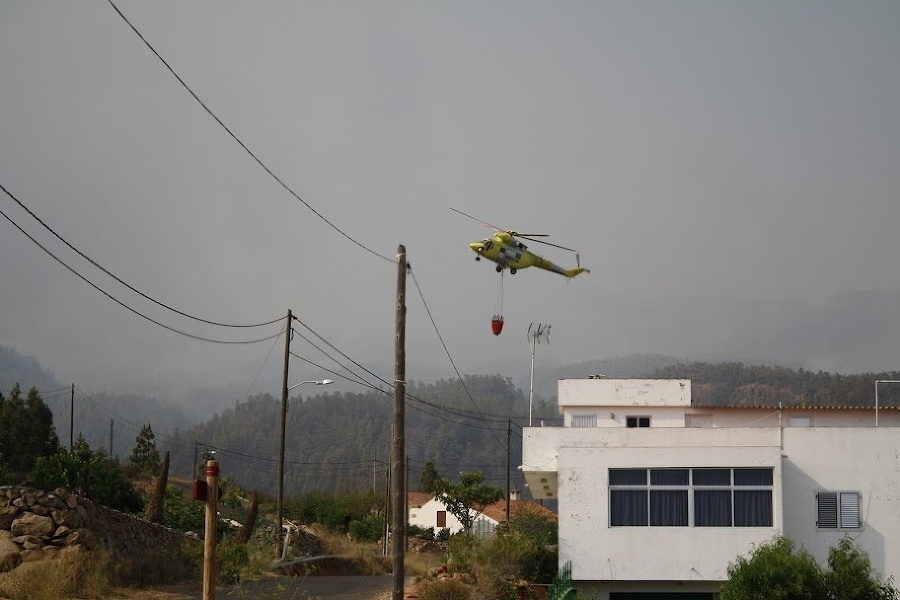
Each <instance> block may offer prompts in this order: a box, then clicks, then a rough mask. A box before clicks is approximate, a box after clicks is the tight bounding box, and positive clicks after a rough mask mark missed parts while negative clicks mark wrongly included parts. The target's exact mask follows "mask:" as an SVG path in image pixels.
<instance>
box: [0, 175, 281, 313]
mask: <svg viewBox="0 0 900 600" xmlns="http://www.w3.org/2000/svg"><path fill="white" fill-rule="evenodd" d="M0 190H3V191H4V192H5V193H6V195H7V196H9V197H10V198H12V199H13V200H14V201H15V202H16V204H18V205H19V206H21V207H22V208H23V209H24V210H25V212H27V213H28V214H29V215H31V217H32V218H33V219H34V220H35V221H37V222H38V223H40V224H41V225H43V226H44V229H46V230H47V231H49V232H50V233H52V234H53V235H54V236H55V237H56V239H58V240H59V241H61V242H62V243H63V244H65V245H66V246H68V247H69V248H71V249H72V250H74V251H75V252H76V253H77V254H78V255H79V256H80V257H81V258H83V259H85V260H86V261H88V262H89V263H91V264H92V265H94V266H95V267H97V268H98V269H100V270H101V271H103V272H104V273H106V274H107V275H109V276H110V277H112V278H113V279H115V280H116V281H118V282H119V283H121V284H122V285H124V286H125V287H127V288H128V289H129V290H131V291H132V292H134V293H135V294H138V295H139V296H141V297H143V298H146V299H147V300H149V301H150V302H153V303H154V304H156V305H158V306H161V307H163V308H165V309H167V310H170V311H172V312H173V313H176V314H179V315H181V316H182V317H187V318H188V319H193V320H195V321H199V322H201V323H206V324H208V325H218V326H219V327H236V328H250V327H265V326H266V325H272V324H273V323H277V322H278V321H280V320H281V319H282V318H283V317H279V318H277V319H272V320H271V321H266V322H265V323H254V324H253V325H234V324H230V323H220V322H218V321H208V320H207V319H201V318H200V317H195V316H193V315H189V314H188V313H186V312H182V311H180V310H178V309H177V308H172V307H171V306H169V305H168V304H165V303H163V302H160V301H158V300H156V299H154V298H151V297H150V296H148V295H147V294H145V293H144V292H142V291H140V290H138V289H136V288H134V287H132V286H131V285H130V284H128V283H127V282H125V281H123V280H122V279H121V278H119V277H118V276H117V275H115V274H114V273H112V272H110V271H109V270H107V269H106V268H105V267H104V266H102V265H100V264H99V263H97V262H96V261H95V260H94V259H92V258H91V257H90V256H88V255H87V254H85V253H84V252H82V251H81V250H79V249H78V248H76V247H75V246H73V245H72V244H70V243H69V241H68V240H66V239H65V238H64V237H62V236H61V235H60V234H58V233H57V232H56V231H54V230H53V228H52V227H50V226H49V225H47V223H45V222H44V221H43V220H42V219H41V218H40V217H39V216H37V215H36V214H34V212H32V210H31V209H30V208H28V207H27V206H25V205H24V204H23V203H22V201H21V200H19V199H18V198H16V197H15V196H14V195H13V194H12V193H10V191H9V190H7V189H6V188H5V187H4V186H3V184H2V183H0Z"/></svg>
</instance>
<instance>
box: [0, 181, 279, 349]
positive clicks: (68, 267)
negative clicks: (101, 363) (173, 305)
mask: <svg viewBox="0 0 900 600" xmlns="http://www.w3.org/2000/svg"><path fill="white" fill-rule="evenodd" d="M3 191H4V192H6V193H7V194H9V192H8V191H7V190H6V189H5V188H4V189H3ZM10 197H12V195H11V194H10ZM0 215H3V216H4V217H5V218H6V220H7V221H9V222H10V223H12V224H13V226H14V227H15V228H16V229H18V230H19V231H20V232H21V233H22V235H24V236H25V237H27V238H28V239H29V240H31V241H32V242H33V243H34V244H35V245H36V246H37V247H38V248H40V249H41V250H43V251H44V252H46V253H47V254H48V255H50V257H51V258H53V260H55V261H56V262H58V263H59V264H61V265H62V266H64V267H65V268H66V269H68V270H69V271H70V272H71V273H72V274H74V275H76V276H77V277H78V278H79V279H81V280H82V281H84V282H85V283H87V284H88V285H90V286H91V287H92V288H94V289H95V290H97V291H98V292H100V293H101V294H103V295H104V296H106V297H107V298H109V299H110V300H112V301H113V302H115V303H116V304H118V305H119V306H121V307H122V308H124V309H126V310H128V311H129V312H132V313H134V314H136V315H137V316H139V317H141V318H142V319H145V320H147V321H150V322H151V323H153V324H154V325H158V326H160V327H162V328H163V329H168V330H169V331H171V332H173V333H178V334H180V335H183V336H185V337H189V338H191V339H195V340H199V341H201V342H211V343H214V344H256V343H259V342H265V341H267V340H271V339H272V338H276V337H278V336H280V335H281V332H279V333H276V334H275V335H270V336H267V337H264V338H259V339H255V340H239V341H232V340H216V339H212V338H205V337H202V336H199V335H194V334H192V333H187V332H185V331H181V330H180V329H175V328H174V327H169V326H168V325H165V324H163V323H160V322H159V321H157V320H156V319H153V318H151V317H148V316H147V315H145V314H143V313H142V312H140V311H138V310H137V309H134V308H131V307H130V306H128V305H127V304H125V303H124V302H122V301H121V300H119V299H118V298H115V297H114V296H113V295H112V294H110V293H109V292H107V291H105V290H103V289H102V288H100V287H99V286H98V285H97V284H95V283H94V282H93V281H91V280H90V279H88V278H87V277H85V276H84V275H82V274H81V273H79V272H78V271H76V270H75V269H74V268H72V267H70V266H69V265H68V264H66V263H65V262H64V261H63V260H62V259H61V258H59V257H58V256H56V255H55V254H53V253H52V252H51V251H50V250H48V249H47V248H46V247H44V245H43V244H41V243H40V242H39V241H37V240H36V239H34V238H33V237H32V236H31V235H30V234H29V233H28V232H27V231H25V230H24V229H22V228H21V227H20V226H19V224H18V223H16V222H15V221H13V220H12V219H11V218H10V217H9V215H7V214H6V213H5V212H3V211H2V210H0ZM282 331H284V329H282Z"/></svg>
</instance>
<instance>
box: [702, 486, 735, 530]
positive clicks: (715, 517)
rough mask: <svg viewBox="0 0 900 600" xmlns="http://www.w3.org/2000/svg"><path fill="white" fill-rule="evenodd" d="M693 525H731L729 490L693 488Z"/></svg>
mask: <svg viewBox="0 0 900 600" xmlns="http://www.w3.org/2000/svg"><path fill="white" fill-rule="evenodd" d="M694 527H731V491H730V490H694Z"/></svg>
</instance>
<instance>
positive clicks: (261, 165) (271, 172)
mask: <svg viewBox="0 0 900 600" xmlns="http://www.w3.org/2000/svg"><path fill="white" fill-rule="evenodd" d="M108 2H109V5H110V6H112V7H113V9H114V10H115V11H116V12H117V13H118V14H119V16H120V17H121V18H122V20H123V21H125V23H127V24H128V26H129V27H130V28H131V30H132V31H134V33H135V34H137V36H138V37H139V38H140V39H141V41H142V42H144V45H145V46H147V48H148V49H149V50H150V52H152V53H153V54H154V55H156V58H158V59H159V60H160V62H162V64H163V65H165V67H166V68H167V69H168V70H169V72H170V73H171V74H172V75H174V76H175V79H177V80H178V83H180V84H181V86H182V87H183V88H184V89H185V90H187V92H188V93H189V94H190V95H191V96H193V98H194V100H196V101H197V103H198V104H200V106H201V107H203V110H205V111H206V112H207V113H208V114H209V116H211V117H212V118H213V119H214V120H215V121H216V123H218V124H219V125H220V126H221V127H222V129H224V130H225V131H226V132H227V133H228V135H230V136H231V138H232V139H233V140H234V141H235V142H237V143H238V145H239V146H240V147H241V148H243V149H244V151H245V152H246V153H247V154H248V155H250V157H251V158H252V159H253V160H254V161H256V164H258V165H259V166H260V167H262V168H263V170H264V171H265V172H266V173H268V174H269V175H270V176H271V177H272V179H274V180H275V181H277V182H278V184H279V185H281V187H282V188H284V189H285V190H286V191H287V192H288V193H289V194H290V195H291V196H293V197H294V198H296V199H297V200H298V201H299V202H300V203H301V204H303V206H305V207H306V208H308V209H309V210H311V211H312V212H313V214H315V215H316V216H317V217H319V218H320V219H321V220H322V221H324V222H325V223H327V224H328V225H329V226H330V227H331V228H332V229H334V230H335V231H337V232H338V233H339V234H341V235H342V236H344V237H345V238H347V239H348V240H350V241H351V242H353V243H354V244H356V245H357V246H359V247H360V248H362V249H363V250H365V251H366V252H369V253H371V254H373V255H375V256H377V257H378V258H381V259H384V260H386V261H388V262H391V263H396V262H397V261H396V260H395V259H392V258H388V257H387V256H385V255H383V254H379V253H378V252H376V251H375V250H372V249H371V248H369V247H368V246H366V245H364V244H363V243H361V242H358V241H357V240H355V239H354V238H353V237H351V236H350V235H349V234H348V233H345V232H344V231H343V230H341V229H340V228H339V227H338V226H337V225H335V224H334V223H332V222H331V221H329V220H328V219H327V218H326V217H325V216H324V215H322V213H320V212H319V211H317V210H316V209H315V208H313V207H312V206H311V205H310V204H309V203H308V202H306V200H304V199H303V198H301V197H300V196H299V195H298V194H297V193H296V192H295V191H294V190H293V189H291V187H290V186H289V185H288V184H286V183H285V182H284V181H283V180H282V179H281V178H280V177H278V175H276V174H275V172H274V171H272V169H270V168H269V167H268V166H267V165H266V164H265V163H264V162H263V161H262V160H261V159H260V158H259V157H258V156H257V155H256V154H254V153H253V151H252V150H250V148H248V147H247V145H246V144H245V143H244V142H242V141H241V139H240V138H238V136H237V135H235V133H234V132H233V131H232V130H231V129H230V128H229V127H228V126H227V125H225V123H224V122H223V121H222V119H220V118H219V117H218V116H216V114H215V113H214V112H213V111H212V110H211V109H210V108H209V107H208V106H207V105H206V103H205V102H203V100H201V99H200V96H198V95H197V94H196V93H195V92H194V90H192V89H191V87H190V86H189V85H188V84H187V83H186V82H185V81H184V79H182V78H181V76H180V75H179V74H178V73H176V72H175V69H173V68H172V66H171V65H170V64H169V63H168V62H167V61H166V59H164V58H163V57H162V55H161V54H160V53H159V52H157V51H156V48H154V47H153V45H152V44H151V43H150V42H149V41H148V40H147V38H145V37H144V36H143V34H141V32H140V31H138V29H137V27H135V26H134V24H133V23H132V22H131V21H129V20H128V17H126V16H125V15H124V14H123V13H122V11H121V10H119V7H118V6H116V5H115V3H114V2H113V1H112V0H108Z"/></svg>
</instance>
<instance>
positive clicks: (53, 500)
mask: <svg viewBox="0 0 900 600" xmlns="http://www.w3.org/2000/svg"><path fill="white" fill-rule="evenodd" d="M38 503H39V504H40V505H41V506H46V507H47V508H55V509H56V510H67V509H68V508H69V507H68V506H67V505H66V503H65V502H63V501H62V500H61V499H60V498H59V497H58V496H57V495H56V494H47V495H46V496H44V497H43V498H41V499H40V500H39V501H38Z"/></svg>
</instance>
